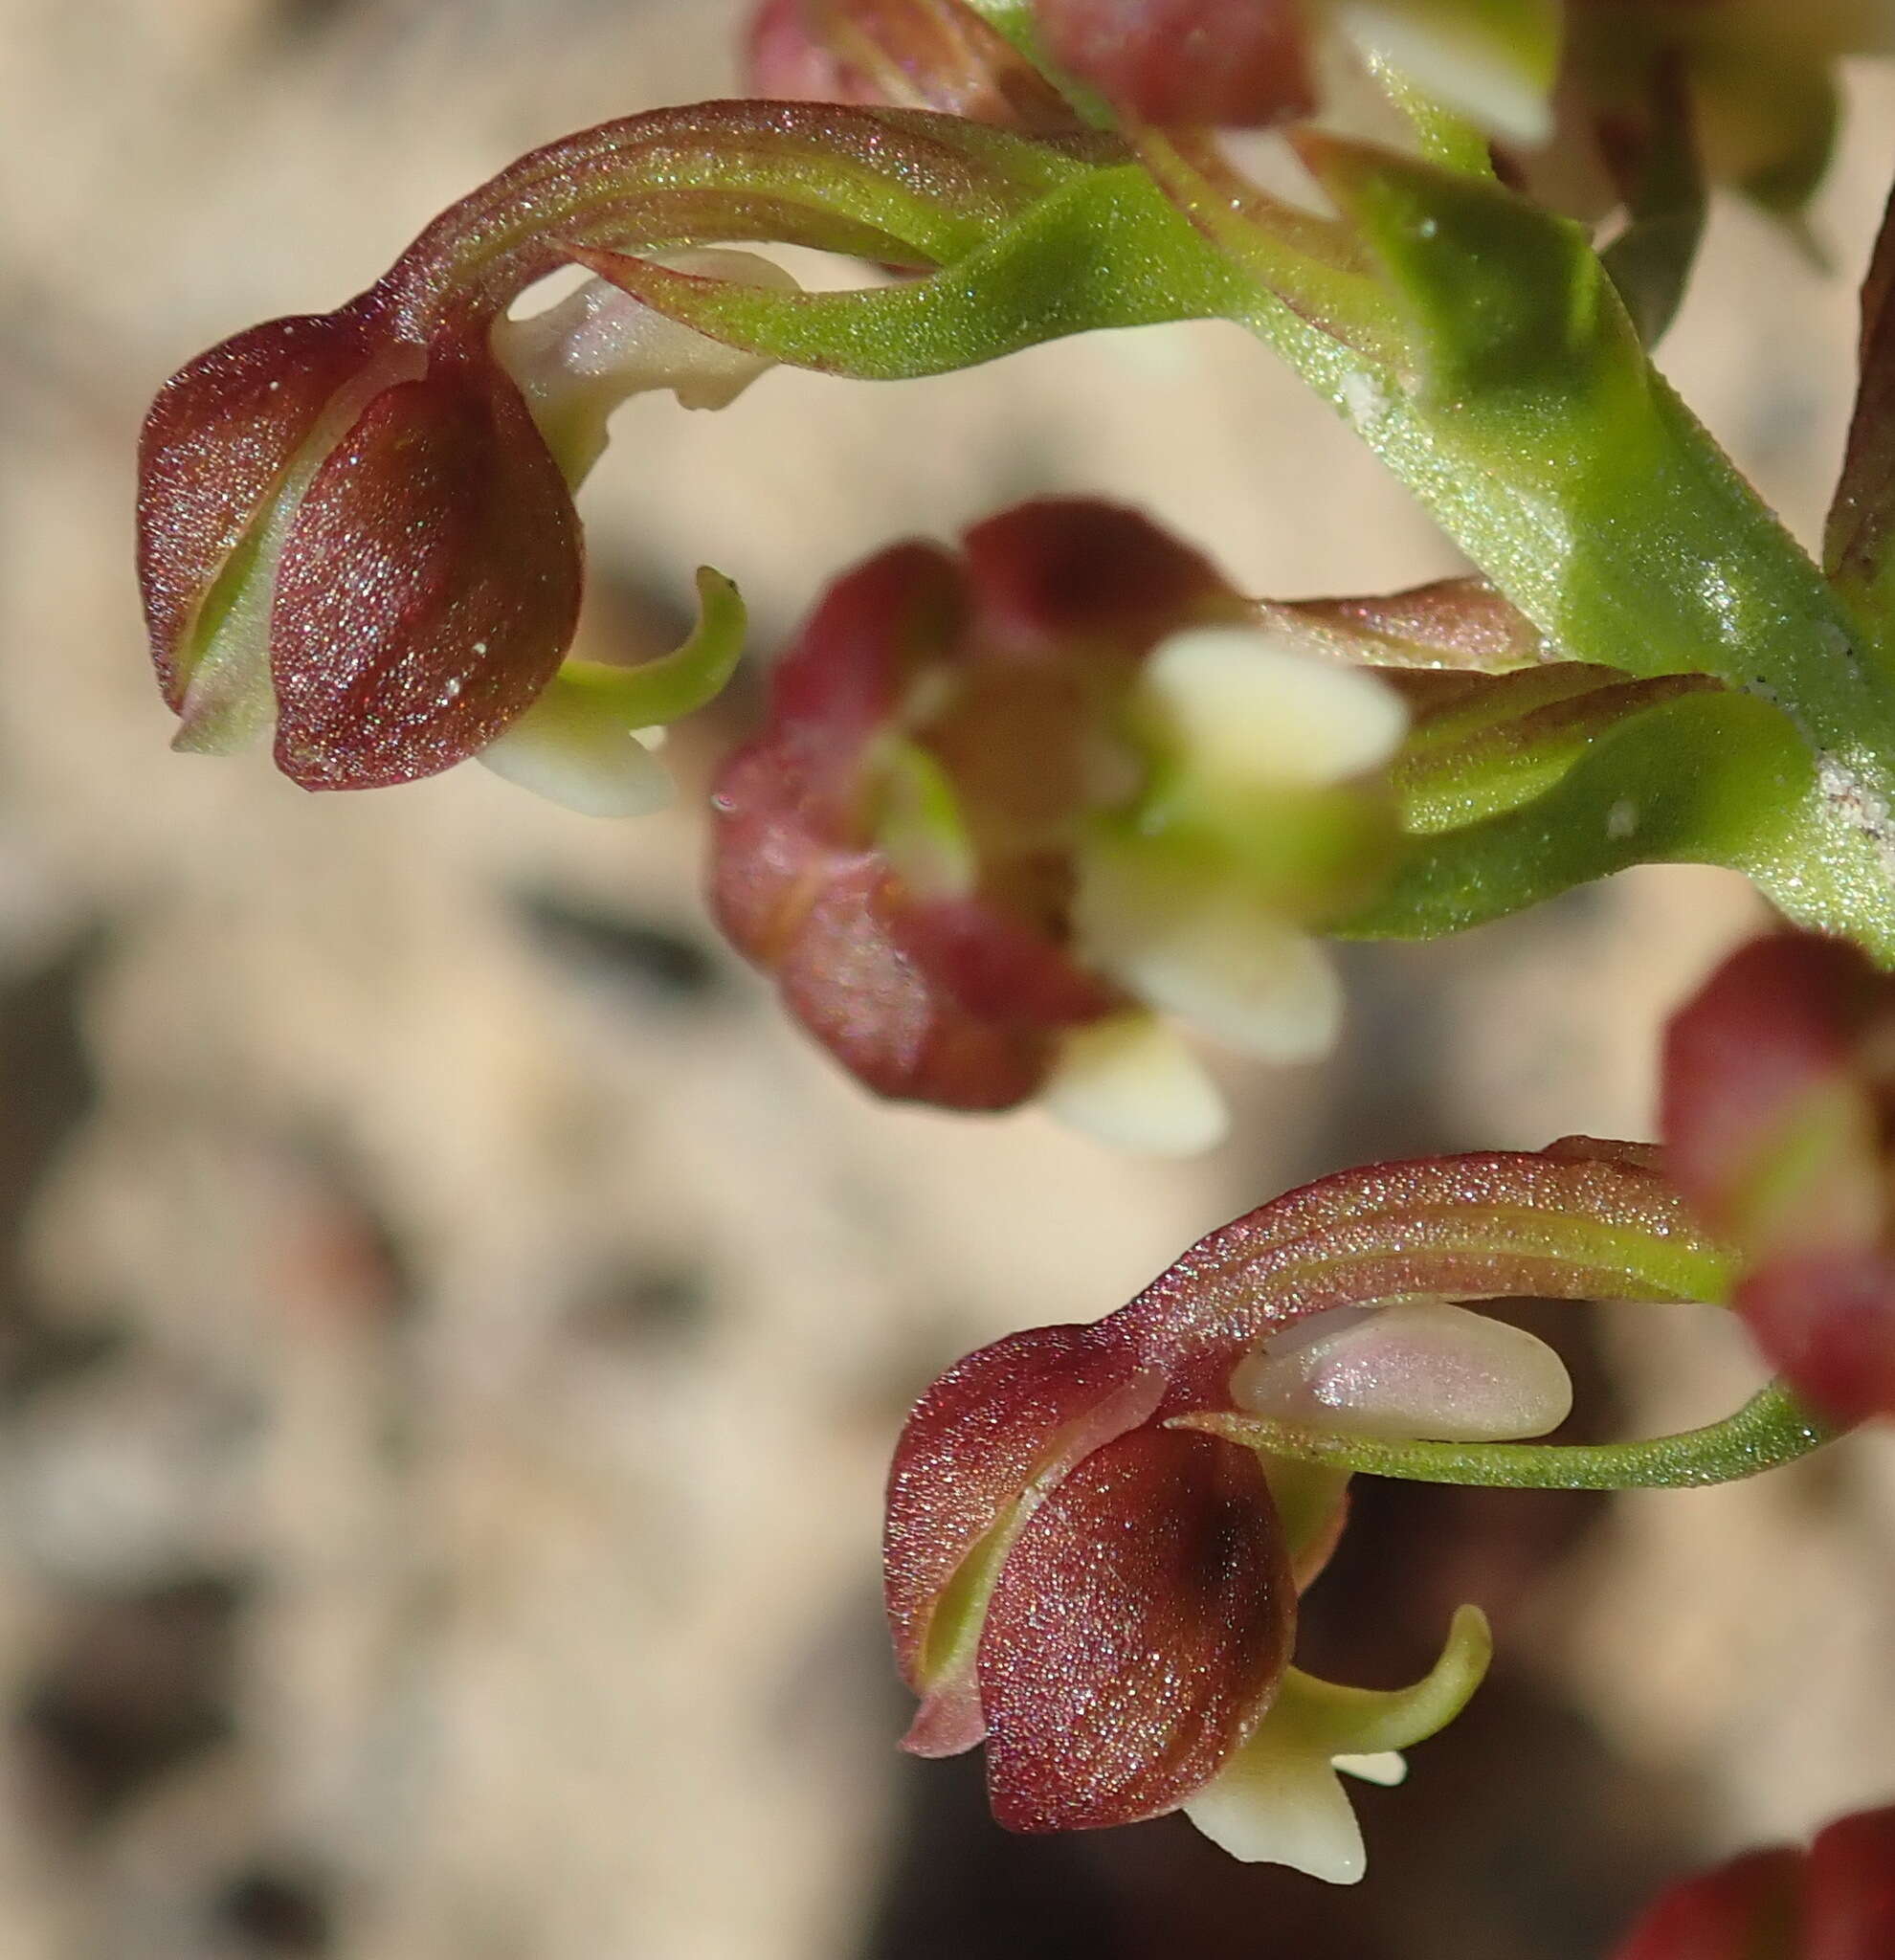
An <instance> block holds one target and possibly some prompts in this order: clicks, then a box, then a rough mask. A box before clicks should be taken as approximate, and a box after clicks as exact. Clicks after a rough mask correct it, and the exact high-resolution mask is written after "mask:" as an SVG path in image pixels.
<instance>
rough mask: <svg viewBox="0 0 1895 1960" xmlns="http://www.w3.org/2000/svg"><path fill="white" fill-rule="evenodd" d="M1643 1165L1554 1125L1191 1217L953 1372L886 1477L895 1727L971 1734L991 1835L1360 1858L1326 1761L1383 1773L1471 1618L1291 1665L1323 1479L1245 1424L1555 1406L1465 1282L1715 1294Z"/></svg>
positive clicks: (1482, 1631)
mask: <svg viewBox="0 0 1895 1960" xmlns="http://www.w3.org/2000/svg"><path fill="white" fill-rule="evenodd" d="M1648 1157H1649V1153H1646V1152H1641V1151H1639V1150H1636V1149H1634V1148H1632V1147H1625V1146H1611V1145H1597V1144H1588V1143H1583V1142H1572V1143H1569V1144H1566V1145H1563V1146H1559V1147H1555V1148H1554V1149H1552V1150H1549V1151H1547V1152H1544V1153H1541V1154H1537V1155H1536V1154H1531V1153H1518V1154H1506V1153H1498V1154H1491V1155H1483V1156H1472V1157H1458V1158H1456V1157H1449V1158H1437V1159H1432V1160H1427V1161H1423V1162H1418V1163H1412V1164H1401V1165H1383V1166H1378V1167H1375V1168H1373V1169H1368V1170H1361V1171H1351V1172H1347V1173H1344V1174H1342V1175H1340V1176H1337V1177H1332V1178H1328V1179H1326V1180H1324V1181H1323V1182H1321V1183H1319V1184H1315V1185H1311V1186H1309V1187H1307V1188H1306V1189H1304V1190H1303V1191H1299V1192H1291V1193H1289V1194H1288V1195H1287V1196H1285V1197H1282V1198H1279V1199H1278V1200H1276V1202H1275V1203H1273V1204H1268V1205H1265V1206H1263V1207H1262V1208H1261V1209H1260V1210H1259V1211H1256V1212H1253V1213H1251V1214H1248V1215H1247V1216H1245V1217H1243V1218H1239V1219H1238V1220H1237V1222H1236V1223H1235V1224H1232V1225H1228V1226H1226V1227H1225V1228H1224V1229H1223V1230H1222V1231H1219V1232H1215V1233H1213V1234H1212V1235H1211V1236H1209V1237H1208V1238H1205V1239H1203V1240H1202V1241H1200V1242H1199V1243H1198V1244H1197V1245H1195V1246H1193V1248H1192V1249H1191V1250H1190V1251H1189V1252H1188V1253H1186V1254H1185V1255H1184V1257H1183V1258H1181V1259H1180V1260H1179V1261H1178V1262H1177V1264H1176V1265H1174V1266H1173V1267H1172V1268H1171V1269H1170V1271H1169V1272H1168V1273H1166V1274H1164V1275H1163V1276H1162V1277H1161V1278H1160V1279H1158V1280H1157V1281H1154V1282H1153V1283H1152V1284H1151V1285H1150V1286H1149V1287H1148V1288H1147V1289H1146V1291H1145V1292H1143V1293H1142V1294H1140V1295H1139V1296H1138V1298H1137V1299H1135V1300H1134V1301H1132V1302H1131V1303H1130V1304H1128V1305H1126V1306H1125V1307H1123V1308H1121V1309H1120V1310H1119V1311H1118V1312H1117V1313H1115V1314H1112V1315H1110V1316H1108V1317H1107V1318H1106V1319H1104V1320H1103V1321H1099V1322H1095V1323H1092V1324H1090V1325H1058V1326H1045V1327H1035V1328H1030V1329H1028V1330H1026V1331H1025V1332H1022V1333H1016V1334H1012V1335H1009V1336H1007V1337H1006V1338H1005V1339H1004V1340H1001V1341H998V1342H995V1343H994V1344H993V1345H992V1347H990V1348H982V1349H981V1350H980V1351H979V1352H978V1353H976V1354H972V1355H970V1356H969V1357H968V1358H967V1359H966V1360H964V1361H962V1362H960V1363H959V1364H958V1365H957V1366H956V1367H954V1368H952V1369H950V1370H948V1372H947V1373H946V1374H945V1375H943V1376H942V1377H941V1378H940V1380H938V1381H937V1382H936V1383H935V1384H934V1385H933V1387H932V1388H930V1389H929V1390H928V1391H927V1392H926V1393H925V1395H924V1396H923V1397H922V1399H921V1401H920V1403H919V1404H918V1405H917V1406H916V1408H915V1411H914V1413H913V1414H912V1415H911V1416H910V1417H909V1419H908V1423H907V1426H906V1428H905V1429H904V1430H903V1436H902V1439H901V1442H900V1444H899V1445H898V1447H897V1450H896V1455H895V1462H894V1468H893V1471H892V1474H891V1476H890V1480H889V1492H888V1530H887V1539H886V1574H887V1602H888V1615H889V1621H890V1625H891V1627H892V1629H893V1633H894V1637H895V1645H896V1651H897V1654H898V1656H899V1658H900V1659H901V1663H902V1666H903V1672H904V1674H905V1675H906V1678H907V1680H908V1682H910V1684H911V1685H912V1686H913V1688H914V1689H915V1691H916V1693H917V1694H918V1695H919V1696H920V1697H921V1708H920V1711H919V1713H918V1714H917V1716H916V1718H915V1722H914V1725H913V1727H912V1728H911V1729H910V1731H909V1733H908V1737H907V1742H906V1747H907V1748H910V1749H912V1750H914V1751H915V1752H917V1753H918V1754H922V1755H930V1756H931V1755H948V1754H953V1753H956V1752H958V1751H960V1750H963V1749H967V1748H972V1747H973V1746H974V1745H975V1744H977V1743H980V1742H983V1741H984V1742H985V1744H986V1747H987V1773H988V1787H989V1790H990V1793H991V1795H992V1804H993V1810H994V1815H995V1816H996V1817H997V1818H998V1819H999V1821H1000V1822H1001V1823H1002V1824H1005V1825H1007V1826H1009V1827H1010V1828H1012V1829H1014V1830H1021V1831H1054V1830H1075V1829H1085V1828H1090V1827H1093V1826H1098V1825H1106V1824H1123V1823H1132V1822H1136V1821H1138V1820H1140V1819H1143V1818H1147V1817H1153V1816H1158V1815H1163V1814H1165V1813H1166V1812H1169V1811H1175V1810H1180V1809H1182V1810H1183V1811H1184V1812H1185V1813H1186V1814H1187V1815H1189V1816H1191V1817H1192V1819H1193V1821H1194V1822H1195V1823H1197V1824H1198V1825H1199V1827H1200V1828H1201V1829H1203V1830H1204V1831H1206V1832H1207V1833H1209V1835H1211V1836H1212V1837H1213V1838H1215V1839H1216V1840H1217V1842H1218V1843H1220V1844H1222V1845H1223V1846H1225V1848H1226V1849H1228V1850H1230V1851H1232V1852H1233V1853H1234V1854H1235V1855H1237V1857H1239V1858H1244V1859H1249V1860H1276V1861H1278V1862H1283V1863H1289V1864H1294V1865H1296V1866H1297V1867H1299V1868H1300V1869H1302V1870H1304V1871H1307V1872H1310V1873H1312V1874H1314V1875H1316V1876H1319V1877H1322V1878H1327V1879H1329V1880H1332V1881H1336V1882H1349V1881H1351V1880H1353V1879H1356V1878H1358V1877H1360V1876H1361V1873H1362V1866H1363V1855H1362V1844H1361V1838H1360V1834H1359V1832H1358V1830H1357V1828H1356V1825H1355V1821H1354V1816H1353V1814H1352V1812H1351V1810H1350V1808H1349V1803H1348V1801H1347V1799H1346V1798H1345V1797H1344V1795H1343V1793H1342V1787H1341V1785H1340V1784H1339V1783H1338V1781H1337V1772H1338V1771H1340V1772H1342V1773H1344V1774H1349V1775H1353V1776H1356V1777H1362V1778H1367V1779H1368V1780H1371V1781H1376V1782H1394V1781H1397V1780H1399V1777H1400V1775H1401V1772H1402V1765H1401V1762H1400V1758H1399V1752H1400V1751H1401V1750H1402V1749H1404V1748H1408V1747H1410V1746H1411V1745H1413V1744H1415V1743H1416V1742H1419V1741H1421V1740H1423V1739H1425V1738H1426V1737H1427V1736H1429V1735H1432V1734H1433V1733H1434V1732H1435V1731H1436V1730H1437V1729H1438V1728H1439V1727H1441V1726H1443V1725H1444V1724H1445V1723H1447V1722H1448V1721H1450V1720H1451V1719H1452V1718H1453V1716H1454V1715H1455V1714H1456V1713H1457V1712H1458V1711H1459V1709H1460V1707H1461V1706H1462V1705H1463V1704H1464V1703H1465V1702H1466V1700H1467V1698H1468V1697H1469V1695H1471V1694H1472V1693H1473V1691H1474V1689H1475V1687H1476V1686H1477V1685H1478V1683H1479V1682H1480V1680H1481V1677H1482V1674H1483V1671H1484V1669H1485V1666H1486V1661H1487V1655H1488V1638H1487V1633H1486V1627H1485V1622H1484V1621H1483V1618H1482V1617H1481V1615H1480V1614H1479V1613H1478V1612H1476V1611H1472V1610H1469V1611H1467V1612H1464V1613H1463V1614H1462V1615H1460V1616H1459V1617H1458V1618H1457V1619H1456V1622H1455V1625H1454V1627H1453V1630H1452V1631H1451V1633H1450V1635H1449V1637H1448V1640H1447V1643H1446V1645H1445V1648H1444V1650H1443V1652H1442V1655H1441V1658H1440V1659H1439V1661H1438V1663H1437V1665H1436V1667H1435V1668H1434V1669H1433V1670H1432V1671H1431V1673H1430V1674H1429V1675H1428V1676H1427V1677H1426V1678H1425V1679H1424V1680H1423V1681H1422V1682H1419V1683H1417V1684H1416V1685H1415V1686H1414V1687H1412V1688H1409V1689H1407V1690H1404V1691H1401V1692H1397V1693H1371V1692H1368V1691H1365V1690H1361V1689H1352V1688H1342V1687H1337V1686H1335V1685H1333V1684H1331V1683H1327V1682H1321V1681H1318V1680H1315V1679H1313V1678H1311V1677H1309V1676H1307V1675H1305V1674H1304V1673H1302V1672H1300V1671H1299V1670H1297V1669H1296V1668H1294V1667H1293V1666H1292V1665H1291V1664H1290V1657H1291V1653H1292V1648H1293V1642H1294V1632H1295V1621H1296V1612H1297V1596H1298V1593H1299V1592H1300V1591H1301V1590H1302V1589H1303V1588H1304V1587H1306V1586H1307V1585H1308V1584H1310V1583H1311V1582H1312V1581H1313V1579H1314V1578H1315V1576H1316V1574H1317V1573H1318V1572H1319V1571H1320V1570H1321V1567H1322V1565H1323V1562H1324V1560H1325V1559H1326V1558H1327V1554H1328V1551H1329V1549H1330V1548H1331V1547H1332V1546H1333V1545H1334V1543H1335V1541H1336V1537H1337V1534H1338V1533H1339V1532H1340V1530H1341V1528H1342V1525H1343V1510H1344V1484H1345V1482H1346V1479H1344V1478H1342V1477H1339V1476H1338V1477H1332V1478H1330V1479H1328V1480H1327V1481H1323V1480H1322V1479H1320V1478H1318V1479H1315V1480H1312V1479H1311V1477H1310V1475H1309V1474H1308V1472H1307V1470H1306V1467H1305V1466H1304V1465H1301V1464H1295V1465H1292V1464H1288V1463H1286V1462H1285V1461H1284V1460H1283V1459H1282V1457H1281V1456H1279V1455H1278V1454H1276V1453H1274V1452H1273V1451H1272V1450H1271V1449H1269V1448H1267V1447H1258V1446H1256V1444H1255V1443H1254V1442H1251V1441H1248V1440H1246V1438H1247V1437H1251V1436H1252V1435H1254V1434H1257V1433H1261V1434H1264V1435H1268V1436H1274V1435H1278V1434H1282V1433H1283V1432H1284V1426H1285V1425H1286V1424H1287V1425H1289V1426H1290V1427H1291V1428H1296V1427H1298V1426H1309V1425H1314V1426H1317V1427H1320V1429H1322V1430H1323V1431H1325V1432H1327V1433H1329V1434H1331V1435H1337V1436H1345V1437H1348V1436H1354V1437H1389V1436H1403V1437H1438V1438H1444V1439H1453V1440H1460V1441H1471V1442H1490V1441H1498V1440H1502V1439H1505V1438H1510V1437H1538V1436H1542V1435H1544V1434H1546V1433H1547V1432H1548V1431H1549V1430H1550V1429H1553V1428H1554V1427H1556V1426H1557V1425H1558V1424H1559V1423H1560V1422H1561V1421H1563V1420H1564V1419H1565V1416H1566V1414H1567V1411H1568V1409H1569V1406H1570V1403H1571V1387H1570V1384H1569V1382H1568V1380H1567V1377H1566V1372H1565V1370H1564V1368H1563V1367H1562V1365H1561V1363H1560V1361H1559V1359H1558V1357H1557V1355H1555V1354H1554V1353H1553V1352H1552V1351H1551V1350H1550V1349H1549V1348H1547V1347H1546V1346H1545V1345H1544V1344H1543V1343H1541V1342H1539V1341H1538V1340H1536V1339H1534V1338H1533V1337H1531V1336H1529V1335H1527V1334H1525V1333H1523V1332H1521V1331H1520V1330H1518V1329H1516V1328H1513V1327H1510V1326H1507V1325H1504V1324H1502V1323H1500V1322H1497V1321H1494V1320H1491V1319H1488V1318H1487V1317H1485V1316H1483V1315H1481V1314H1479V1313H1476V1312H1472V1311H1470V1310H1468V1309H1467V1308H1466V1307H1465V1306H1463V1305H1461V1304H1460V1302H1463V1301H1467V1300H1482V1299H1491V1298H1494V1297H1496V1296H1504V1295H1510V1294H1535V1295H1544V1296H1551V1297H1561V1298H1568V1299H1586V1298H1597V1297H1639V1298H1645V1299H1654V1300H1664V1299H1678V1298H1686V1297H1692V1296H1695V1295H1699V1294H1707V1293H1709V1292H1711V1291H1712V1290H1714V1289H1715V1287H1716V1286H1717V1285H1718V1284H1719V1283H1720V1277H1721V1273H1722V1267H1721V1265H1720V1262H1719V1256H1718V1255H1717V1254H1716V1252H1715V1251H1714V1249H1712V1248H1711V1247H1710V1246H1709V1244H1708V1242H1707V1241H1706V1239H1705V1238H1704V1237H1703V1236H1702V1234H1701V1233H1700V1232H1699V1230H1698V1229H1697V1228H1696V1227H1695V1226H1694V1224H1693V1223H1692V1221H1691V1219H1690V1216H1689V1214H1688V1213H1687V1212H1686V1210H1685V1208H1684V1205H1683V1200H1682V1199H1681V1198H1680V1197H1679V1196H1678V1194H1677V1193H1676V1192H1674V1191H1673V1190H1672V1188H1671V1187H1670V1185H1669V1184H1668V1182H1667V1181H1666V1180H1665V1178H1664V1177H1663V1175H1662V1173H1661V1172H1660V1171H1659V1170H1657V1169H1654V1168H1653V1167H1652V1166H1651V1164H1650V1162H1649V1161H1648Z"/></svg>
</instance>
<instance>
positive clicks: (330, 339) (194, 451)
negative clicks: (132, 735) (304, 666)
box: [138, 303, 419, 708]
mask: <svg viewBox="0 0 1895 1960" xmlns="http://www.w3.org/2000/svg"><path fill="white" fill-rule="evenodd" d="M377 345H378V337H377V334H376V332H375V328H374V323H373V321H372V319H371V317H370V315H369V313H368V309H367V308H366V306H364V305H362V304H360V303H358V305H357V306H355V307H347V308H345V309H344V310H343V311H342V312H340V313H323V314H312V315H298V316H296V317H294V318H291V319H288V320H271V321H266V322H265V323H263V324H262V325H261V326H253V327H251V328H250V329H249V330H248V331H247V332H244V333H240V334H237V335H235V336H234V338H233V339H231V340H227V341H225V342H224V343H223V344H222V345H219V346H215V347H212V349H211V351H210V352H209V353H208V354H200V355H199V356H198V357H197V359H196V360H194V361H193V362H191V363H190V365H189V367H182V368H180V369H179V370H178V372H177V373H175V374H174V375H172V376H171V378H170V380H169V381H167V383H166V384H165V386H164V387H163V388H162V389H160V390H159V391H158V397H157V399H156V400H155V401H154V402H153V403H152V404H151V407H150V410H149V411H148V412H147V413H146V415H145V428H144V431H143V433H142V434H141V435H140V437H139V448H138V576H139V584H140V586H141V588H142V590H143V591H144V594H145V623H146V625H147V626H148V628H149V630H150V634H151V657H152V660H153V662H154V663H155V664H156V666H157V669H158V677H159V679H160V681H161V683H162V684H163V686H164V689H165V698H166V700H167V701H168V702H170V704H171V705H172V707H174V708H177V707H181V706H182V705H183V702H184V693H185V688H186V685H187V684H188V683H189V679H190V675H189V664H190V663H189V659H188V658H187V657H182V647H183V643H184V642H185V641H186V640H187V639H188V638H189V634H190V631H191V628H192V626H193V625H194V624H195V621H196V618H197V614H198V612H199V609H200V608H201V607H202V605H203V603H204V601H205V599H206V598H207V597H208V596H209V594H210V591H211V589H212V586H213V585H214V584H215V582H216V578H217V574H218V573H219V572H220V571H221V570H222V569H223V568H224V565H225V563H226V561H227V560H228V559H229V558H230V555H231V553H232V552H233V551H234V549H235V548H236V546H237V545H238V544H239V543H240V542H241V540H242V539H243V536H244V534H245V533H246V532H247V531H248V530H249V529H250V527H251V525H252V524H253V523H256V521H257V519H258V518H259V517H260V516H262V515H263V514H264V513H265V511H266V509H267V506H268V504H269V502H270V500H271V498H272V497H273V496H274V494H275V492H276V490H277V488H278V487H279V484H280V483H281V481H282V479H283V476H284V474H285V472H286V471H287V470H288V468H289V466H290V463H291V462H292V461H293V460H294V458H295V457H296V454H297V452H298V451H299V450H300V449H301V447H302V444H303V443H304V442H305V441H306V440H307V439H308V437H309V435H310V434H311V433H312V432H313V431H314V430H315V428H316V425H317V423H318V421H319V420H320V419H321V417H322V414H323V409H324V408H325V407H326V406H327V405H328V403H329V402H330V401H331V400H332V399H333V398H334V396H335V395H336V393H337V392H338V391H339V390H341V389H343V388H344V387H346V385H347V383H348V382H349V381H350V380H351V379H352V378H353V377H355V376H357V375H359V374H360V373H361V372H362V370H363V369H364V367H367V366H368V363H369V362H370V361H371V360H372V359H373V358H374V355H375V352H376V348H377ZM413 352H414V355H415V358H417V359H418V358H419V350H418V349H416V350H413ZM398 378H400V377H399V376H398V375H396V374H390V380H394V379H398Z"/></svg>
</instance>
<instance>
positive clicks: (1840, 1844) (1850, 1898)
mask: <svg viewBox="0 0 1895 1960" xmlns="http://www.w3.org/2000/svg"><path fill="white" fill-rule="evenodd" d="M1891 1953H1895V1805H1891V1806H1890V1807H1889V1808H1887V1809H1885V1810H1879V1811H1860V1812H1858V1813H1857V1814H1856V1815H1854V1816H1850V1817H1841V1818H1839V1819H1838V1820H1837V1821H1836V1822H1835V1823H1833V1824H1831V1825H1830V1826H1829V1828H1828V1829H1827V1830H1826V1831H1823V1832H1821V1833H1820V1834H1819V1835H1818V1836H1817V1840H1816V1842H1815V1843H1814V1844H1813V1845H1811V1846H1810V1862H1809V1871H1808V1874H1807V1876H1806V1878H1805V1881H1804V1894H1803V1948H1802V1951H1801V1953H1800V1954H1798V1956H1797V1960H1887V1956H1888V1955H1889V1954H1891Z"/></svg>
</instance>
